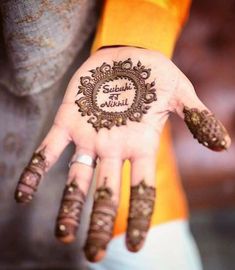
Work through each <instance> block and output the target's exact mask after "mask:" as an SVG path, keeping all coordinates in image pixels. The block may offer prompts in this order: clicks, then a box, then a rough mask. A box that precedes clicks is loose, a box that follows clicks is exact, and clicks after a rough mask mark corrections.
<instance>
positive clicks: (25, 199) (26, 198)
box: [15, 189, 33, 204]
mask: <svg viewBox="0 0 235 270" xmlns="http://www.w3.org/2000/svg"><path fill="white" fill-rule="evenodd" d="M32 199H33V196H32V195H31V194H29V193H26V192H24V191H23V190H22V189H20V190H18V189H17V190H16V191H15V200H16V202H17V203H22V204H26V203H29V202H31V201H32Z"/></svg>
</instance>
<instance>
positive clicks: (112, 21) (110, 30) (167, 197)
mask: <svg viewBox="0 0 235 270" xmlns="http://www.w3.org/2000/svg"><path fill="white" fill-rule="evenodd" d="M189 5H190V0H105V1H104V6H103V10H102V14H101V18H100V22H99V25H98V28H97V33H96V36H95V40H94V43H93V48H92V50H93V51H95V50H97V49H99V48H101V47H104V46H114V45H125V46H135V47H142V48H147V49H152V50H158V51H160V52H162V53H163V54H165V55H166V56H168V57H171V56H172V53H173V49H174V45H175V42H176V39H177V37H178V35H179V33H180V30H181V28H182V26H183V24H184V22H185V20H186V18H187V16H188V9H189ZM156 160H157V174H156V185H157V200H156V205H155V209H154V214H153V218H152V226H154V225H156V224H160V223H163V222H168V221H171V220H175V219H185V218H187V216H188V211H187V204H186V200H185V195H184V192H183V189H182V186H181V182H180V177H179V174H178V170H177V166H176V163H175V158H174V153H173V150H172V145H171V137H170V127H169V124H167V125H166V127H165V128H164V131H163V133H162V136H161V140H160V148H159V151H158V154H157V155H156ZM129 186H130V164H129V162H126V163H125V165H124V169H123V182H122V189H121V198H120V204H119V210H118V215H117V218H116V223H115V228H114V234H115V235H117V234H121V233H124V232H125V230H126V225H127V224H126V222H127V216H128V206H129V191H130V189H129Z"/></svg>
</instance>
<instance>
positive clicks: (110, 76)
mask: <svg viewBox="0 0 235 270" xmlns="http://www.w3.org/2000/svg"><path fill="white" fill-rule="evenodd" d="M89 72H90V73H91V76H85V77H81V79H80V83H81V85H79V86H78V92H77V95H82V96H81V97H80V98H79V99H77V100H76V101H75V103H76V104H77V106H78V107H79V109H78V111H79V112H81V115H82V116H90V118H89V119H88V121H87V122H88V123H91V124H92V125H93V127H94V128H95V129H96V131H97V132H98V131H99V129H101V128H108V129H111V128H112V127H113V126H121V125H126V123H127V119H129V120H131V121H136V122H140V121H141V119H142V116H143V114H146V113H147V111H148V110H149V108H150V106H149V104H150V103H152V102H153V101H156V100H157V95H156V89H155V88H154V86H155V82H154V81H153V82H151V83H145V81H146V80H147V79H148V78H149V77H150V72H151V69H146V68H145V66H143V65H142V64H141V62H140V61H138V63H137V65H136V66H134V65H133V63H132V61H131V59H130V58H128V59H127V60H125V61H119V62H116V61H113V66H111V65H109V64H107V63H105V62H104V63H103V64H102V65H101V66H100V67H97V68H96V69H92V70H90V71H89ZM120 78H126V79H130V81H132V82H133V83H134V85H135V87H136V89H135V90H136V94H135V97H134V100H133V103H132V105H131V107H130V108H128V109H127V110H125V111H123V112H107V111H104V110H102V109H101V108H100V107H99V106H98V104H97V91H99V88H100V86H101V85H102V84H103V83H105V82H106V81H112V80H117V79H120Z"/></svg>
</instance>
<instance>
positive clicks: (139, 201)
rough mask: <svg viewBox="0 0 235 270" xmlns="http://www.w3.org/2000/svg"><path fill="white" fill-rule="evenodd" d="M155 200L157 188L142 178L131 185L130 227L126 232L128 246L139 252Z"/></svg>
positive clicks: (131, 249)
mask: <svg viewBox="0 0 235 270" xmlns="http://www.w3.org/2000/svg"><path fill="white" fill-rule="evenodd" d="M154 202H155V188H154V187H151V186H147V185H146V183H145V181H144V180H142V181H141V182H140V183H139V184H138V185H136V186H133V187H131V195H130V207H129V217H128V228H127V234H126V245H127V248H128V249H129V250H130V251H132V252H137V251H138V250H140V248H141V247H142V245H143V243H144V240H145V238H146V235H147V232H148V229H149V226H150V222H151V217H152V213H153V209H154Z"/></svg>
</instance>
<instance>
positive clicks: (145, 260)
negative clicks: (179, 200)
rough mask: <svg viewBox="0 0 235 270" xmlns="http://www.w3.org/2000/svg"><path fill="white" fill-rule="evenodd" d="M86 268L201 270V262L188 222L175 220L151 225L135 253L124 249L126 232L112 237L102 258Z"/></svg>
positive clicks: (98, 269) (104, 269) (103, 269)
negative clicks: (141, 244) (141, 247)
mask: <svg viewBox="0 0 235 270" xmlns="http://www.w3.org/2000/svg"><path fill="white" fill-rule="evenodd" d="M89 270H202V265H201V261H200V257H199V253H198V250H197V247H196V245H195V242H194V240H193V238H192V235H191V232H190V230H189V226H188V222H187V221H185V220H177V221H173V222H168V223H165V224H162V225H158V226H155V227H153V228H151V229H150V231H149V233H148V237H147V240H146V243H145V245H144V247H143V249H142V250H141V251H139V252H137V253H131V252H129V251H128V250H127V249H126V247H125V235H120V236H117V237H115V238H114V239H113V240H112V241H111V243H110V244H109V248H108V251H107V254H106V257H105V259H104V260H103V261H101V262H99V263H89Z"/></svg>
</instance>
